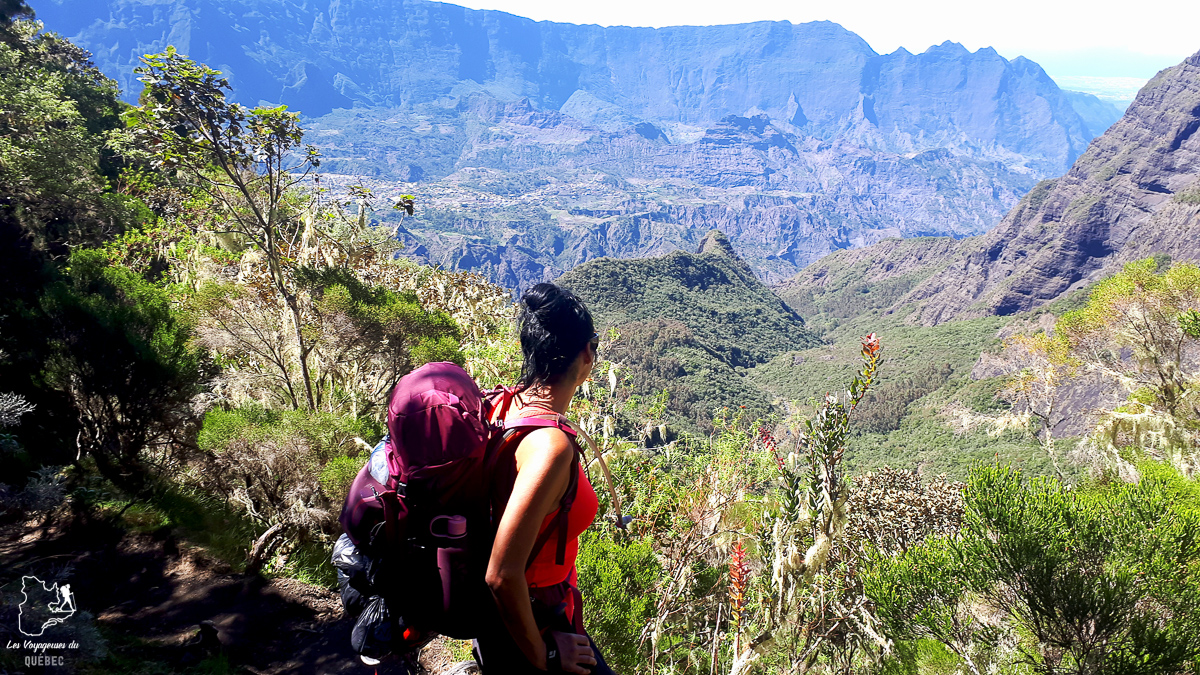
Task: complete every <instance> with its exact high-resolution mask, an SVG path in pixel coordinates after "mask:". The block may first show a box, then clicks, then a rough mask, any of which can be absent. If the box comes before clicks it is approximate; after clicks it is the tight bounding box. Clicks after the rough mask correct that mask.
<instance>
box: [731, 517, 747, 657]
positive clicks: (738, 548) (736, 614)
mask: <svg viewBox="0 0 1200 675" xmlns="http://www.w3.org/2000/svg"><path fill="white" fill-rule="evenodd" d="M749 583H750V565H749V563H747V561H746V547H745V546H743V545H742V540H741V539H739V540H737V542H735V543H734V545H733V549H732V550H731V551H730V555H729V617H730V620H729V622H730V624H731V625H732V626H733V653H734V654H737V653H738V652H740V651H741V637H742V613H743V612H744V611H745V610H746V587H747V586H748V585H749Z"/></svg>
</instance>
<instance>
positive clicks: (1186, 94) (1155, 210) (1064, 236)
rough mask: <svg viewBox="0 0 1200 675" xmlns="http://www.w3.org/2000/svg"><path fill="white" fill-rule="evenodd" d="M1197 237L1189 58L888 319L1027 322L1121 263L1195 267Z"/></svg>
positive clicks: (1192, 60)
mask: <svg viewBox="0 0 1200 675" xmlns="http://www.w3.org/2000/svg"><path fill="white" fill-rule="evenodd" d="M1198 230H1200V53H1197V54H1195V55H1193V56H1191V57H1189V58H1188V59H1187V60H1185V61H1184V62H1183V63H1181V64H1179V65H1178V66H1175V67H1173V68H1168V69H1166V70H1164V71H1162V72H1161V73H1159V74H1158V75H1157V76H1156V77H1155V78H1154V79H1152V80H1151V81H1150V82H1148V83H1147V84H1146V86H1145V87H1143V88H1142V90H1141V91H1140V92H1139V93H1138V95H1137V98H1136V99H1135V100H1134V102H1133V103H1132V104H1131V105H1130V106H1129V109H1128V110H1127V111H1126V113H1125V116H1124V117H1123V118H1121V120H1120V121H1119V122H1117V123H1116V124H1114V125H1113V126H1112V128H1110V129H1109V130H1108V131H1107V132H1105V133H1104V135H1103V136H1101V137H1100V138H1097V139H1096V140H1094V141H1093V142H1092V143H1091V145H1090V146H1089V147H1088V150H1087V152H1086V153H1085V154H1084V155H1083V156H1082V157H1080V158H1079V160H1078V161H1076V162H1075V164H1074V166H1072V168H1071V170H1070V171H1069V172H1068V173H1067V175H1065V176H1063V177H1061V178H1058V179H1055V180H1047V181H1043V182H1041V183H1039V184H1038V185H1037V186H1035V187H1034V189H1033V190H1031V191H1030V192H1029V194H1028V195H1026V196H1025V198H1024V199H1022V200H1021V203H1020V204H1018V205H1017V206H1016V207H1015V208H1014V209H1013V210H1012V211H1010V212H1009V213H1008V215H1007V216H1005V218H1004V220H1003V221H1001V223H1000V224H999V225H998V226H996V228H995V229H993V230H992V231H990V232H988V233H987V234H984V235H981V236H978V237H974V238H970V239H965V240H963V241H962V242H960V243H958V244H957V245H956V249H957V250H956V251H955V252H954V253H952V254H950V255H947V256H945V257H944V258H943V259H941V260H939V261H935V262H932V263H931V264H930V266H929V267H928V273H927V274H923V275H922V276H926V277H927V278H926V279H925V280H924V281H923V283H921V284H920V285H918V286H917V287H916V288H914V289H913V290H912V291H911V292H910V293H908V294H907V295H905V296H904V297H902V298H901V299H900V300H899V301H898V302H896V303H895V304H894V305H893V306H892V311H896V310H898V309H900V308H902V307H906V306H908V307H912V306H915V307H916V311H915V313H914V314H912V315H911V316H910V319H912V320H914V321H918V322H920V323H923V324H926V325H934V324H939V323H944V322H946V321H950V320H953V319H963V318H971V317H976V316H984V315H1002V316H1003V315H1008V314H1013V313H1016V312H1022V311H1027V310H1030V309H1033V308H1036V307H1039V306H1042V305H1044V304H1046V303H1048V302H1051V301H1052V300H1055V299H1057V298H1060V297H1063V296H1064V295H1065V294H1067V293H1070V292H1072V291H1075V290H1077V289H1080V288H1084V287H1086V286H1087V285H1089V284H1091V283H1093V282H1095V281H1097V280H1099V279H1101V278H1103V277H1105V276H1108V275H1110V274H1112V273H1113V272H1115V271H1116V270H1117V269H1118V268H1119V267H1120V266H1121V265H1122V264H1124V263H1126V262H1129V261H1131V260H1136V259H1139V258H1146V257H1149V256H1152V255H1156V254H1167V255H1169V256H1171V258H1172V259H1174V260H1189V261H1196V260H1200V239H1198V238H1197V237H1196V232H1197V231H1198ZM860 257H862V258H866V259H873V258H875V257H876V256H874V253H873V251H872V249H866V250H864V251H863V252H862V255H861V256H860ZM876 271H877V272H878V270H876ZM866 274H868V275H870V274H871V272H869V271H868V272H867V273H866ZM885 276H886V275H885ZM798 280H799V278H798ZM802 283H803V282H802Z"/></svg>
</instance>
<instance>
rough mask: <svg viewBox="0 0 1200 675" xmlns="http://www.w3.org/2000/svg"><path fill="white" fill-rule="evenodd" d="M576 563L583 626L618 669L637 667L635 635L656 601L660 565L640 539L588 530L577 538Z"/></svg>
mask: <svg viewBox="0 0 1200 675" xmlns="http://www.w3.org/2000/svg"><path fill="white" fill-rule="evenodd" d="M575 565H576V568H577V569H578V571H579V589H580V591H582V593H583V594H584V598H585V601H584V621H585V622H586V623H587V626H588V632H589V633H590V634H591V635H592V636H593V638H594V639H595V640H596V641H597V643H598V644H599V645H601V649H602V651H603V652H604V655H605V659H606V660H608V661H609V663H610V665H612V666H613V667H614V668H615V669H616V670H617V671H620V672H634V671H636V670H637V668H638V665H639V664H640V661H641V659H640V656H641V655H640V653H639V649H638V642H637V640H636V636H637V634H638V633H639V632H640V631H641V629H642V626H644V625H646V622H647V621H648V620H649V619H650V618H651V617H652V616H653V615H654V609H655V606H656V605H657V604H658V596H657V593H656V589H657V585H658V582H659V579H660V574H661V569H660V566H659V563H658V560H657V558H656V557H655V555H654V549H653V548H652V547H651V546H650V543H649V542H648V541H645V540H634V541H629V542H614V541H612V540H611V539H609V538H607V537H604V536H601V535H598V534H594V533H590V532H589V533H585V534H584V535H583V536H582V537H581V538H580V542H579V557H578V558H577V559H576V561H575Z"/></svg>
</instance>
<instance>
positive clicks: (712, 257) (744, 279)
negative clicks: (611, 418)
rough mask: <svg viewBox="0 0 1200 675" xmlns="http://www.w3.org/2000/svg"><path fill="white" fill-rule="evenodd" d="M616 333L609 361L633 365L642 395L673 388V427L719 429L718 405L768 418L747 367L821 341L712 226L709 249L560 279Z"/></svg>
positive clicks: (591, 267)
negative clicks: (747, 375)
mask: <svg viewBox="0 0 1200 675" xmlns="http://www.w3.org/2000/svg"><path fill="white" fill-rule="evenodd" d="M558 283H560V284H561V285H563V286H565V287H567V288H570V289H571V290H572V291H574V292H575V293H577V294H578V295H579V296H580V297H581V298H583V300H584V301H585V302H586V303H587V304H588V307H589V308H590V309H591V311H592V315H593V317H594V318H595V320H596V323H597V325H598V326H600V327H601V329H602V330H603V329H604V328H613V329H614V330H615V331H616V334H617V337H616V339H615V340H614V341H613V343H612V345H611V347H610V348H609V351H608V352H607V353H606V358H608V359H610V360H612V361H614V362H616V363H620V364H622V365H623V366H625V367H626V368H627V369H628V372H629V374H630V377H631V378H632V380H633V382H632V383H633V389H634V392H635V393H636V394H638V395H639V396H654V395H658V394H660V393H661V392H662V391H663V390H666V391H667V394H668V399H667V406H668V408H669V410H670V411H671V412H672V413H674V415H673V416H672V418H671V422H672V423H673V425H677V426H680V427H681V428H682V429H683V430H685V431H697V430H699V429H711V428H712V420H713V417H714V415H715V414H717V411H719V410H721V409H723V408H730V409H734V410H744V411H745V412H744V414H746V415H753V416H760V417H762V416H766V415H767V414H768V413H769V412H770V411H771V402H770V401H769V400H768V398H767V396H766V395H764V393H763V392H762V391H760V390H759V388H758V387H756V386H754V385H751V384H748V383H747V382H745V381H744V380H743V375H744V374H745V372H746V369H747V368H752V367H753V366H755V365H756V364H760V363H764V362H766V361H768V360H769V359H771V358H772V357H773V356H775V355H776V354H779V353H782V352H785V351H788V350H793V349H806V348H811V347H813V346H815V345H817V344H819V340H818V339H817V338H816V337H815V336H814V335H813V334H812V332H811V331H809V330H808V329H807V328H806V327H805V326H804V320H803V319H801V318H800V315H798V314H797V313H796V312H794V311H793V310H792V309H791V308H790V307H788V306H787V305H786V304H784V303H783V302H782V301H780V299H779V298H778V297H777V296H776V295H775V294H774V293H772V292H771V289H769V288H767V287H766V286H765V285H763V284H762V283H761V282H760V281H758V280H757V279H756V278H755V277H754V274H753V273H752V272H751V271H750V268H749V267H747V266H746V264H745V263H744V262H742V261H741V260H740V259H738V258H737V256H736V255H735V254H734V252H733V248H732V247H731V246H730V245H729V240H728V239H726V238H725V235H724V234H722V233H721V232H719V231H716V230H714V231H712V232H710V233H709V234H708V236H707V237H706V238H705V240H704V242H703V243H702V245H701V252H700V253H694V254H692V253H683V252H675V253H672V254H670V255H667V256H663V257H660V258H644V259H640V260H618V259H613V258H601V259H599V260H593V261H591V262H588V263H585V264H583V265H580V266H579V267H577V268H575V269H574V270H572V271H571V272H569V273H567V274H566V275H564V276H563V277H562V278H560V279H559V281H558Z"/></svg>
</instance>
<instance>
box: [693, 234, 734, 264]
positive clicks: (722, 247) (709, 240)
mask: <svg viewBox="0 0 1200 675" xmlns="http://www.w3.org/2000/svg"><path fill="white" fill-rule="evenodd" d="M696 253H699V254H704V253H712V254H714V255H723V256H728V257H730V258H737V257H738V255H737V252H735V251H734V250H733V244H731V243H729V237H726V236H725V233H724V232H722V231H720V230H709V231H708V234H706V235H704V239H701V240H700V247H699V248H697V249H696Z"/></svg>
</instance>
